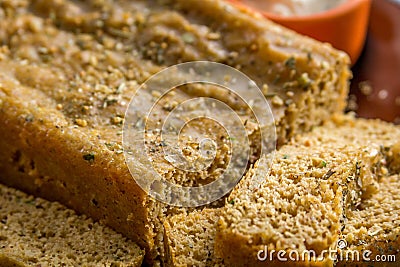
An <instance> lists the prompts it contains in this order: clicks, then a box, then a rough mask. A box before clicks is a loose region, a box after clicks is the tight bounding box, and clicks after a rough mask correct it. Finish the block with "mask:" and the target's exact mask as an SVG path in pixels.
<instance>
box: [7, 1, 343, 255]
mask: <svg viewBox="0 0 400 267" xmlns="http://www.w3.org/2000/svg"><path fill="white" fill-rule="evenodd" d="M0 16H1V20H0V39H1V43H2V47H1V49H0V70H1V73H0V128H1V129H2V131H1V132H0V147H1V148H2V149H1V152H0V180H1V182H3V183H5V184H7V185H9V186H13V187H17V188H20V189H22V190H24V191H27V192H29V193H32V194H34V195H38V196H42V197H44V198H47V199H50V200H57V201H60V202H61V203H63V204H65V205H66V206H68V207H71V208H73V209H75V210H76V211H78V212H80V213H85V214H87V215H88V216H90V217H92V218H93V219H95V220H101V221H103V222H104V223H105V224H107V225H109V226H111V227H113V228H114V229H116V230H117V231H119V232H121V233H123V234H125V235H126V236H128V237H129V238H131V239H132V240H134V241H136V242H137V243H138V244H139V245H140V246H142V247H144V248H145V250H146V252H147V253H146V258H147V260H148V261H149V262H151V261H152V260H154V259H156V258H157V257H161V258H162V257H164V252H163V249H164V245H163V235H164V229H163V220H164V218H165V215H166V214H169V213H170V210H169V209H167V208H166V207H165V206H164V205H162V204H160V203H157V202H155V201H154V200H153V199H152V198H150V197H149V196H147V194H146V193H145V192H144V191H142V190H141V188H140V187H139V186H138V185H137V184H136V182H135V181H134V179H132V177H131V175H130V173H129V171H128V169H127V167H126V165H125V162H124V157H123V155H122V150H121V130H122V122H123V120H124V118H123V117H124V113H125V109H126V106H127V103H129V100H130V98H131V97H132V96H133V94H134V92H135V90H137V88H138V87H139V84H141V83H142V82H144V81H145V80H146V79H147V78H148V77H150V75H152V74H154V73H156V72H157V71H159V70H162V69H164V68H165V67H166V66H169V65H172V64H176V63H180V62H184V61H190V60H213V61H217V62H222V63H226V64H228V65H231V66H233V67H236V68H238V69H240V70H242V71H244V72H245V73H246V74H247V75H248V76H250V77H251V78H252V79H254V80H255V81H256V82H257V84H258V85H259V86H260V87H261V88H262V89H263V92H264V95H265V96H266V97H267V98H268V100H269V101H270V103H271V105H272V106H273V112H274V116H275V119H276V124H277V132H278V136H279V140H278V142H279V143H280V144H283V143H284V142H286V140H288V139H289V138H290V137H292V136H294V135H295V134H297V133H301V132H306V131H308V130H310V129H311V128H312V127H314V126H315V125H319V124H321V123H322V122H323V121H325V120H328V119H329V118H330V117H331V116H332V114H334V113H336V112H341V111H342V110H343V108H344V106H345V99H346V95H347V90H348V79H349V77H350V72H349V68H348V64H349V60H348V57H347V56H346V55H345V54H344V53H342V52H339V51H336V50H335V49H333V48H332V47H330V46H329V45H327V44H321V43H319V42H316V41H314V40H311V39H309V38H306V37H303V36H300V35H298V34H296V33H294V32H292V31H289V30H287V29H284V28H282V27H280V26H277V25H275V24H274V23H272V22H269V21H265V20H263V19H261V18H257V17H255V16H254V15H252V14H247V13H245V12H243V11H240V10H238V9H236V8H234V7H232V6H230V5H228V4H226V3H225V2H223V1H210V0H207V1H196V0H190V1H187V0H182V1H181V0H179V1H134V2H132V1H95V0H93V1H85V2H79V3H78V2H76V1H69V0H50V1H44V0H32V1H25V0H21V1H3V2H2V3H1V5H0ZM205 91H207V90H205ZM190 94H193V95H196V94H198V91H196V90H194V92H193V91H190V90H189V91H188V92H186V93H182V94H180V95H183V96H188V95H190ZM203 94H204V93H203ZM148 95H149V99H152V97H154V95H155V94H154V92H148ZM163 163H165V164H168V162H166V161H164V162H163ZM140 168H141V167H140V165H139V164H138V165H137V171H138V172H139V173H146V171H147V170H146V169H143V168H142V169H140ZM179 175H181V174H179ZM182 175H183V174H182ZM205 175H208V174H207V173H206V174H205ZM174 180H179V179H174ZM171 213H173V212H171Z"/></svg>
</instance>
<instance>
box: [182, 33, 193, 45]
mask: <svg viewBox="0 0 400 267" xmlns="http://www.w3.org/2000/svg"><path fill="white" fill-rule="evenodd" d="M182 40H183V41H184V42H185V43H187V44H191V43H193V42H194V41H195V36H194V35H193V34H192V33H190V32H185V33H184V34H182Z"/></svg>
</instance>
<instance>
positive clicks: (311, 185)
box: [215, 116, 400, 266]
mask: <svg viewBox="0 0 400 267" xmlns="http://www.w3.org/2000/svg"><path fill="white" fill-rule="evenodd" d="M398 140H400V128H399V127H396V126H394V125H392V124H388V123H384V122H380V121H372V120H364V119H353V118H351V117H343V116H338V117H336V119H335V120H334V121H332V122H327V123H326V124H325V125H324V126H322V127H319V128H315V129H314V130H313V131H312V132H311V133H309V134H306V135H302V136H298V137H296V138H294V139H293V140H292V142H291V143H290V144H288V145H286V146H283V147H282V148H281V149H280V150H279V151H277V152H276V154H275V155H274V157H273V158H272V159H270V158H268V157H266V158H263V159H261V160H260V161H259V162H258V164H256V165H255V167H254V168H253V169H252V170H250V171H249V172H248V173H247V175H246V177H245V178H244V179H243V180H242V181H241V182H240V183H239V185H238V186H237V188H235V189H234V190H233V192H232V194H231V195H230V196H229V198H228V200H227V204H226V206H225V208H224V211H223V212H221V213H220V220H219V222H218V226H217V233H216V235H217V236H216V244H215V249H216V254H217V255H218V256H220V257H222V258H223V259H224V261H225V263H226V264H228V265H236V266H240V265H243V264H250V265H252V266H253V265H266V264H268V263H269V262H268V261H266V262H261V261H258V260H257V252H258V251H259V250H262V249H265V248H267V249H268V250H269V251H271V250H276V251H277V250H284V251H286V252H290V251H291V250H296V251H298V252H303V251H305V250H313V251H315V252H316V255H317V256H319V255H320V253H321V252H322V251H323V250H327V249H329V248H334V247H335V246H336V244H337V241H338V240H339V238H340V237H341V235H345V236H346V239H349V241H351V242H353V241H354V240H365V237H366V236H367V235H371V234H377V233H382V234H383V233H385V230H384V229H386V231H389V229H390V232H391V233H390V234H389V233H386V234H387V237H388V242H390V241H389V240H391V239H390V238H392V239H393V238H394V240H396V241H395V243H396V242H397V240H398V236H397V234H396V233H397V232H398V230H399V224H398V222H397V221H398V219H396V218H397V217H398V214H399V210H398V208H396V205H397V204H398V203H397V202H396V200H395V199H397V196H396V193H395V192H394V191H393V190H398V188H396V187H393V188H392V187H391V185H389V184H388V181H391V180H393V179H396V178H388V176H389V175H391V174H394V171H393V170H394V169H393V168H392V167H393V166H391V164H393V162H396V159H394V158H398V157H399V156H400V155H399V154H396V155H394V154H393V153H392V152H391V151H392V150H393V148H394V147H396V146H397V144H396V142H398ZM390 159H392V160H390ZM269 160H270V161H271V162H272V164H271V168H270V169H268V168H267V166H268V161H269ZM382 188H384V189H382ZM382 190H383V191H382ZM388 190H389V191H390V190H391V193H390V194H389V191H388ZM386 191H388V192H387V193H383V192H386ZM386 198H387V200H386V202H383V203H382V206H381V207H379V206H373V205H372V204H370V203H371V202H373V203H376V205H378V204H377V203H378V202H379V201H378V200H379V199H381V200H382V201H384V200H385V199H386ZM385 203H386V204H385ZM366 207H369V209H367V210H366V209H365V208H366ZM375 215H376V216H375ZM357 220H358V223H359V224H357ZM385 220H386V221H385ZM374 222H377V224H375V223H374ZM361 223H362V224H361ZM348 224H350V225H348ZM374 229H375V230H376V231H375V230H374ZM363 230H364V231H366V232H365V235H364V236H362V233H363ZM375 232H376V233H375ZM353 235H354V236H353ZM389 235H390V237H389ZM392 235H393V236H392ZM351 242H350V243H351ZM355 242H356V241H355ZM365 242H366V244H368V245H370V246H374V245H377V246H380V245H379V244H377V240H374V239H373V238H372V237H371V238H370V239H367V240H365ZM396 249H398V247H397V248H396ZM274 259H275V261H276V262H275V263H276V264H278V265H279V264H283V265H284V264H285V263H282V262H278V261H277V259H276V258H274ZM286 264H295V263H294V262H291V263H288V262H287V263H286ZM296 264H300V265H302V264H304V265H308V264H310V265H319V264H325V265H328V266H329V265H332V264H333V262H331V261H330V260H329V259H328V258H326V259H325V260H324V261H320V262H313V261H310V262H300V263H299V262H297V263H296Z"/></svg>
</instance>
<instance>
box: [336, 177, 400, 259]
mask: <svg viewBox="0 0 400 267" xmlns="http://www.w3.org/2000/svg"><path fill="white" fill-rule="evenodd" d="M399 189H400V176H399V175H393V176H389V177H384V178H382V179H381V180H380V182H379V191H378V192H376V194H374V195H373V196H372V197H371V198H368V199H366V200H364V201H363V202H362V203H361V204H360V206H359V207H358V208H357V209H355V210H349V211H348V212H347V218H346V221H345V222H344V226H343V228H342V231H341V239H342V240H345V241H346V243H345V244H346V247H345V248H343V251H342V252H341V253H340V255H341V261H339V262H338V264H337V266H371V265H373V266H393V267H394V266H398V265H399V263H398V262H399V261H400V239H399V236H400V223H399V222H400V194H399ZM367 250H368V253H366V251H367ZM349 251H353V253H349ZM354 251H357V252H358V254H354ZM363 253H364V254H363Z"/></svg>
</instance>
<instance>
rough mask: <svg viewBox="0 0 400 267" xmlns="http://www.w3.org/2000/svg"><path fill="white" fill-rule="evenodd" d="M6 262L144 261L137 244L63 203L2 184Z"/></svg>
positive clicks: (0, 231) (2, 257) (1, 251)
mask: <svg viewBox="0 0 400 267" xmlns="http://www.w3.org/2000/svg"><path fill="white" fill-rule="evenodd" d="M0 214H1V220H0V265H1V266H4V265H3V264H5V265H6V266H8V264H9V263H8V264H7V262H15V264H16V265H17V266H100V265H101V266H121V267H128V266H130V267H134V266H140V265H141V263H142V260H143V258H144V251H143V250H142V249H140V248H139V246H138V245H137V244H135V243H134V242H132V241H130V240H128V239H127V238H125V237H123V236H122V235H121V234H118V233H116V232H115V231H114V230H112V229H110V228H108V227H105V226H103V225H102V224H100V223H98V222H93V220H92V219H90V218H88V217H87V216H85V215H77V214H76V213H75V212H74V211H73V210H70V209H67V208H66V207H64V206H62V205H61V204H59V203H57V202H49V201H46V200H43V199H40V198H35V197H33V196H29V195H27V194H25V193H22V192H21V191H18V190H15V189H11V188H8V187H6V186H4V185H0Z"/></svg>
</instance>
